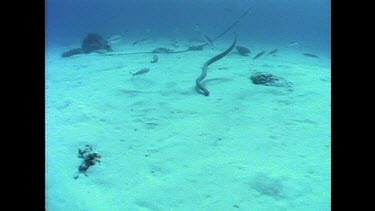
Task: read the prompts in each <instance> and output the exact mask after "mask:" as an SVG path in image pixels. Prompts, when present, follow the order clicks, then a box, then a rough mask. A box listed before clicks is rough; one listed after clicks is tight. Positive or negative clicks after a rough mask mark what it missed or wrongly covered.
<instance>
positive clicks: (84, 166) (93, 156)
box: [74, 145, 102, 179]
mask: <svg viewBox="0 0 375 211" xmlns="http://www.w3.org/2000/svg"><path fill="white" fill-rule="evenodd" d="M78 158H82V159H83V160H82V163H81V165H79V167H78V172H77V174H76V175H75V176H74V179H78V177H79V175H80V174H84V175H85V176H87V171H88V169H89V168H90V167H91V166H94V165H95V164H96V163H100V159H101V158H102V156H101V155H100V154H99V153H97V152H95V150H94V147H92V146H91V145H86V148H85V149H84V150H82V149H78Z"/></svg>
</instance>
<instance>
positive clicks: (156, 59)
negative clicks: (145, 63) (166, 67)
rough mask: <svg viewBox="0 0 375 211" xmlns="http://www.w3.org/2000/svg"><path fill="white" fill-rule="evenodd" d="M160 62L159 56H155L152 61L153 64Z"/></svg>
mask: <svg viewBox="0 0 375 211" xmlns="http://www.w3.org/2000/svg"><path fill="white" fill-rule="evenodd" d="M158 61H159V57H158V55H154V57H152V61H151V63H156V62H158Z"/></svg>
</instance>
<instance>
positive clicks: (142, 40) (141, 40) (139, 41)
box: [133, 38, 148, 45]
mask: <svg viewBox="0 0 375 211" xmlns="http://www.w3.org/2000/svg"><path fill="white" fill-rule="evenodd" d="M146 40H148V39H147V38H144V39H140V40H137V41H135V42H133V45H135V44H137V43H141V42H144V41H146Z"/></svg>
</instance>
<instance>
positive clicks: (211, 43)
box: [203, 35, 214, 45]
mask: <svg viewBox="0 0 375 211" xmlns="http://www.w3.org/2000/svg"><path fill="white" fill-rule="evenodd" d="M203 36H204V38H205V39H206V41H207V42H208V43H209V44H210V45H214V43H213V42H212V40H211V39H210V38H209V37H208V36H207V35H203Z"/></svg>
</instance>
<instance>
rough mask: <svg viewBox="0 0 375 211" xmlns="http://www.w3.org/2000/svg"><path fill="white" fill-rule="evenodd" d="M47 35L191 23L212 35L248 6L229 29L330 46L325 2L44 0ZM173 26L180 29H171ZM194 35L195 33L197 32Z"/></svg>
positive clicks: (159, 31)
mask: <svg viewBox="0 0 375 211" xmlns="http://www.w3.org/2000/svg"><path fill="white" fill-rule="evenodd" d="M47 4H48V10H47V14H48V18H47V21H48V27H47V33H48V39H49V40H50V41H51V42H53V41H54V40H58V39H61V40H67V39H79V40H80V39H82V37H83V36H84V35H86V34H87V33H88V32H98V33H99V32H100V33H101V34H113V33H125V32H126V33H127V36H129V37H137V36H139V35H141V34H142V33H144V32H145V31H146V30H151V31H152V34H153V35H155V36H160V37H162V36H179V37H184V36H185V37H188V36H193V35H197V32H195V31H194V30H193V29H194V26H195V25H198V26H199V28H200V29H201V31H203V32H204V33H206V34H209V35H211V36H216V35H217V34H219V33H220V32H222V31H223V30H224V29H225V28H226V27H227V26H228V25H230V24H231V23H232V22H234V21H235V20H236V19H237V17H238V16H240V15H241V14H242V13H243V12H244V11H245V10H246V9H247V8H248V7H251V8H252V14H250V15H248V16H247V17H246V18H244V20H243V21H241V22H240V24H239V25H238V26H237V27H236V28H235V29H234V30H235V31H236V32H237V33H238V34H239V37H246V38H249V39H252V40H254V41H258V42H260V41H263V42H282V41H284V42H287V41H290V40H298V41H303V42H304V43H309V44H310V45H311V46H314V47H315V48H319V49H322V50H324V51H329V50H330V40H331V30H330V27H331V25H330V23H331V19H330V1H329V0H305V1H299V0H262V1H255V0H251V1H250V0H248V1H246V0H215V1H213V0H191V1H182V0H178V1H173V0H108V1H103V0H80V1H76V0H64V1H59V0H49V1H48V3H47ZM176 28H178V29H179V30H180V31H181V33H178V34H177V33H174V32H173V30H174V29H176ZM198 35H199V33H198Z"/></svg>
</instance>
